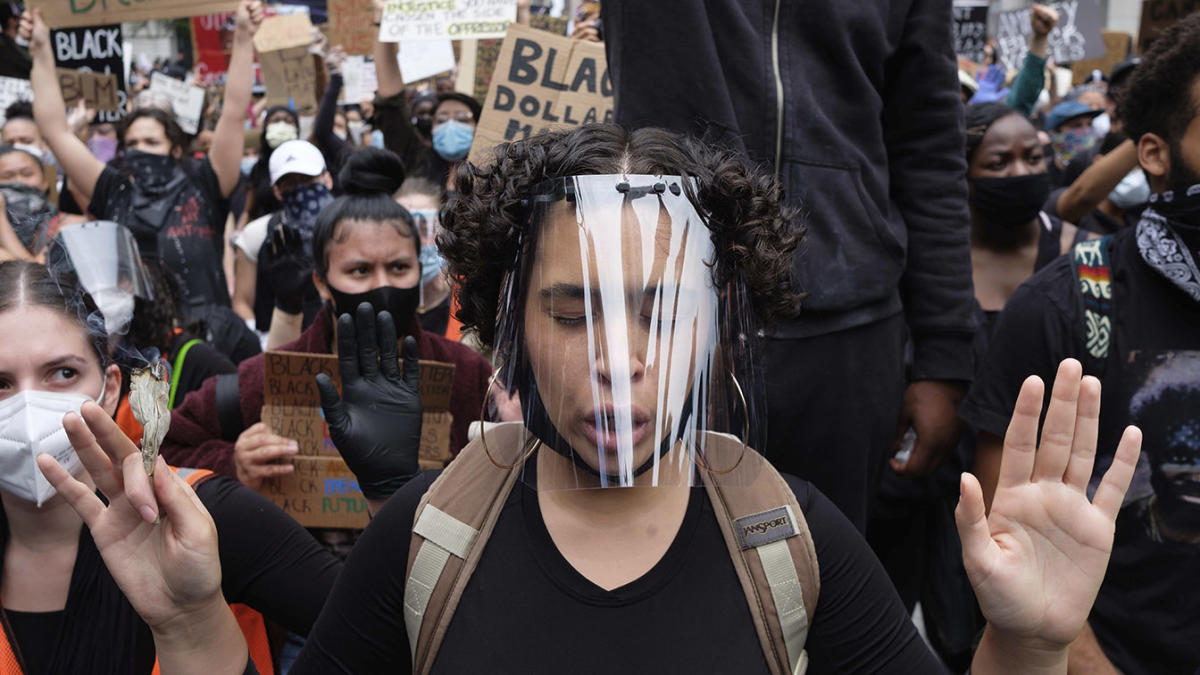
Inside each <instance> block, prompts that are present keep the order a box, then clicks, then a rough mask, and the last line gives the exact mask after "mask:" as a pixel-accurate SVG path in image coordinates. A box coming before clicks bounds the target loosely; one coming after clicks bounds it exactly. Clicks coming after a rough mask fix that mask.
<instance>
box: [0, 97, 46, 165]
mask: <svg viewBox="0 0 1200 675" xmlns="http://www.w3.org/2000/svg"><path fill="white" fill-rule="evenodd" d="M0 141H3V142H4V144H5V145H28V146H31V147H35V148H38V149H39V150H42V151H43V152H44V151H45V150H46V146H45V143H44V142H43V139H42V133H41V131H40V130H39V129H38V125H37V122H35V121H34V119H33V104H32V103H30V102H29V101H16V102H14V103H12V104H11V105H9V106H8V108H6V109H5V110H4V126H3V127H0Z"/></svg>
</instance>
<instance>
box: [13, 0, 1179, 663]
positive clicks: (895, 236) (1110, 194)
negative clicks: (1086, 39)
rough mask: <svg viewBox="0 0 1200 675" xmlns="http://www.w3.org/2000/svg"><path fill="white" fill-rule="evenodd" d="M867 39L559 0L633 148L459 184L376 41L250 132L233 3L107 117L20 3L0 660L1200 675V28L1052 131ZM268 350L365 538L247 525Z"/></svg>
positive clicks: (451, 97) (846, 24) (587, 146)
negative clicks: (309, 414)
mask: <svg viewBox="0 0 1200 675" xmlns="http://www.w3.org/2000/svg"><path fill="white" fill-rule="evenodd" d="M517 4H518V20H519V21H524V22H527V21H528V16H529V3H528V2H519V3H517ZM893 4H894V3H839V2H831V1H828V0H821V1H819V2H809V3H801V4H789V3H783V4H780V3H770V2H704V3H700V2H681V3H637V4H634V3H630V2H627V1H625V0H605V2H603V5H602V7H601V3H597V2H584V3H582V4H581V5H580V7H579V10H578V12H577V14H576V16H575V21H574V28H573V31H572V33H571V36H572V37H573V38H575V39H579V40H591V41H599V42H603V43H604V46H605V50H606V53H607V57H608V63H609V69H610V74H611V77H612V80H613V86H614V93H615V103H616V106H615V110H614V113H615V120H616V122H615V123H614V124H590V125H583V126H578V127H574V128H566V129H556V130H547V131H541V132H539V133H536V134H533V135H531V136H530V137H528V138H525V139H517V140H513V141H511V142H505V143H500V144H498V145H497V146H495V147H493V148H476V150H481V151H482V152H477V153H475V154H471V150H472V147H473V145H474V144H475V143H476V139H475V129H476V125H477V124H478V123H479V122H480V118H481V117H482V116H483V115H484V114H485V113H484V107H483V106H482V105H481V103H480V102H479V101H478V100H477V99H475V98H474V97H472V96H470V95H467V94H464V93H460V92H456V91H453V82H452V81H451V80H450V79H449V78H438V79H437V80H431V81H423V82H406V81H405V80H404V77H403V75H402V73H401V70H400V67H399V65H398V60H397V45H396V44H395V43H388V42H382V41H381V42H376V43H375V44H374V46H373V49H374V53H373V54H372V56H373V57H374V61H373V63H374V66H373V67H374V68H375V71H376V79H377V82H378V89H377V91H376V92H375V95H374V96H373V98H371V99H370V100H364V101H360V102H345V101H343V100H342V99H343V98H344V97H343V88H344V87H345V86H346V85H345V81H344V79H343V75H342V72H341V71H342V67H343V65H344V63H345V59H346V54H345V52H344V50H343V49H342V47H341V46H340V45H336V44H332V45H331V44H329V43H328V41H327V40H325V39H323V38H319V37H314V45H313V47H312V49H311V51H312V53H313V58H314V59H315V60H316V61H318V62H319V64H320V68H319V70H320V71H321V72H322V73H323V75H322V80H323V84H324V87H323V91H322V92H321V93H320V95H319V104H318V107H317V110H316V113H315V115H314V116H311V117H305V116H302V115H301V114H300V113H299V112H298V111H297V110H295V109H294V107H292V106H290V105H269V104H268V103H267V101H268V97H267V96H264V95H263V92H262V91H260V90H257V89H256V87H255V86H254V74H253V71H254V65H253V64H254V60H255V46H254V36H255V34H256V33H257V31H258V30H259V28H260V26H261V25H262V22H263V20H264V11H263V7H262V4H261V3H260V2H259V0H240V2H239V6H238V9H237V12H236V15H235V18H234V20H233V30H232V38H231V39H232V42H231V51H230V55H229V62H228V71H227V73H226V75H225V78H224V83H223V85H222V86H219V87H213V88H211V89H210V90H209V92H208V97H207V100H208V105H207V106H206V109H205V114H204V116H203V119H202V120H201V122H200V125H199V129H198V131H197V133H195V134H190V135H189V134H187V133H185V132H184V131H183V130H182V129H181V127H180V125H179V122H178V120H177V119H176V117H175V115H174V113H173V112H172V109H171V106H170V102H169V101H166V102H164V101H160V100H156V98H155V97H154V96H153V95H151V92H150V91H149V90H148V89H146V83H147V81H148V80H149V76H150V72H151V71H162V72H166V73H167V74H169V75H171V76H174V77H177V78H178V79H185V78H186V77H187V76H188V73H187V68H186V66H185V65H181V64H179V63H175V62H165V63H153V64H149V63H146V64H135V68H134V72H132V73H131V74H130V77H129V78H128V80H129V83H130V88H131V92H130V96H129V107H128V109H127V110H125V111H123V115H122V117H121V120H120V121H119V122H118V123H116V124H115V125H114V124H111V123H107V122H101V121H99V119H98V118H95V119H94V118H93V117H92V115H93V112H94V111H91V110H89V109H88V108H87V106H86V105H83V104H77V105H76V106H75V107H73V108H68V106H67V105H66V104H65V103H64V98H63V93H62V91H61V90H60V88H59V84H58V78H57V77H56V75H55V67H56V66H55V60H54V54H53V50H52V45H51V36H50V29H51V28H52V26H48V25H47V24H46V22H45V20H44V19H43V16H42V13H41V11H40V10H37V9H32V10H29V11H20V10H17V9H14V7H13V6H12V5H4V6H3V8H4V13H3V14H2V15H0V22H3V23H4V25H3V28H4V31H5V35H4V36H3V40H2V41H0V42H2V44H0V52H2V53H3V54H4V55H5V56H4V58H5V59H6V66H5V68H6V70H5V73H6V75H7V74H17V75H19V74H20V70H21V68H22V65H21V63H24V66H23V67H24V68H25V69H26V72H25V76H26V77H28V79H29V81H30V85H31V88H32V92H33V96H32V100H31V101H28V102H25V101H21V102H17V103H15V104H13V105H11V106H10V107H9V108H8V109H7V110H5V111H4V122H3V126H2V127H0V345H2V346H3V348H2V349H0V544H2V545H3V558H2V562H0V627H2V628H3V632H2V633H0V670H3V671H4V672H5V673H8V672H13V673H27V674H29V675H35V674H39V673H67V672H69V673H77V672H78V673H83V672H88V673H91V672H95V673H139V674H140V673H151V672H162V673H191V672H195V673H204V674H205V675H212V674H215V673H230V674H237V673H276V672H277V673H297V674H299V673H375V672H397V671H398V672H422V673H428V672H438V673H459V672H504V673H507V672H611V671H614V670H624V671H629V672H652V671H655V672H658V671H661V672H679V671H686V672H714V673H730V672H732V673H774V674H782V673H803V672H810V673H849V672H864V673H865V672H894V673H937V672H953V673H963V672H968V671H969V672H972V673H977V674H978V673H1072V674H1074V673H1101V674H1103V673H1126V674H1140V673H1147V674H1149V673H1155V674H1157V673H1183V674H1186V675H1191V674H1193V673H1200V614H1198V613H1197V610H1196V609H1195V605H1193V603H1192V602H1191V594H1190V589H1191V588H1192V587H1193V585H1194V584H1193V583H1192V582H1193V581H1194V576H1195V572H1196V570H1198V569H1200V487H1198V486H1200V344H1197V340H1198V338H1197V337H1196V336H1197V331H1196V330H1195V328H1196V326H1200V267H1198V266H1197V261H1198V260H1200V114H1198V113H1200V12H1198V13H1193V14H1191V15H1190V16H1188V17H1185V18H1182V19H1180V20H1179V22H1178V23H1177V24H1175V25H1174V26H1172V27H1170V28H1168V29H1167V30H1166V31H1165V32H1163V33H1162V34H1161V35H1160V36H1159V37H1158V38H1157V39H1156V40H1155V41H1154V42H1153V44H1152V45H1151V46H1150V47H1149V49H1148V50H1146V51H1145V52H1144V53H1142V54H1141V55H1140V57H1138V58H1131V59H1128V60H1126V61H1123V62H1121V63H1120V64H1118V65H1117V66H1115V67H1114V68H1112V69H1111V71H1109V72H1097V73H1094V74H1093V75H1091V76H1089V77H1088V78H1087V81H1086V82H1085V83H1083V84H1081V85H1078V86H1076V87H1075V88H1073V89H1071V90H1070V91H1068V92H1067V93H1066V95H1065V96H1059V95H1058V94H1059V93H1060V92H1057V91H1053V89H1054V88H1053V87H1051V86H1048V84H1047V80H1048V78H1047V77H1046V72H1047V58H1048V51H1049V47H1048V40H1049V36H1050V34H1051V31H1052V30H1053V29H1054V27H1055V25H1056V23H1057V21H1058V18H1059V17H1058V16H1057V15H1056V13H1055V12H1054V11H1053V10H1051V9H1049V8H1048V7H1043V6H1041V5H1034V7H1033V9H1032V10H1031V12H1030V15H1031V28H1032V31H1031V34H1030V39H1029V45H1028V47H1029V49H1028V53H1027V55H1026V56H1025V58H1024V61H1023V62H1022V64H1021V68H1020V69H1019V70H1018V71H1017V72H1014V73H1005V72H1004V71H1003V68H1002V67H1000V66H997V65H993V64H985V66H984V68H983V69H981V70H980V71H979V72H967V71H964V70H960V68H959V63H960V61H959V59H958V58H957V57H956V55H955V54H954V52H953V45H952V41H951V34H950V26H951V22H952V14H951V2H950V1H949V0H915V1H914V2H910V3H906V5H905V8H904V11H899V8H897V7H895V6H893ZM372 5H373V12H374V13H373V15H364V16H363V17H361V18H362V21H363V22H372V23H374V24H376V25H378V24H379V23H380V22H381V20H382V13H383V11H384V3H383V2H382V0H375V1H374V2H373V3H372ZM10 52H12V54H13V55H14V58H13V59H12V60H9V57H8V55H9V53H10ZM18 57H19V59H21V60H22V61H21V63H18V61H17V58H18ZM993 60H994V59H993ZM10 67H11V68H12V69H13V70H14V71H16V72H13V73H10V72H9V71H8V70H7V69H8V68H10ZM1006 82H1007V84H1008V86H1005V85H1006ZM143 89H145V91H142V90H143ZM1064 91H1065V89H1064ZM139 92H140V93H139ZM468 156H470V157H472V158H475V157H477V156H478V157H480V159H479V160H478V161H469V160H468ZM268 351H270V352H288V353H299V354H308V355H332V356H335V357H336V363H337V365H336V369H337V373H336V374H337V377H336V378H334V377H331V376H330V374H328V373H323V374H316V375H315V376H314V377H313V378H311V379H309V378H307V377H306V378H302V379H303V380H304V382H303V383H302V385H301V386H304V387H307V388H308V389H309V390H312V391H314V392H316V396H317V397H318V398H319V401H320V409H321V413H320V414H321V423H322V424H323V426H324V428H325V432H326V438H325V443H326V446H327V447H329V448H332V449H334V450H336V452H337V454H339V455H340V456H341V458H342V459H343V460H344V462H345V464H346V467H347V468H348V469H349V471H350V472H351V473H352V474H353V477H354V479H355V481H356V483H355V485H356V487H357V489H358V490H359V491H361V493H362V497H363V498H364V500H365V501H366V504H367V508H368V510H369V512H370V515H371V522H370V524H369V525H368V526H367V527H366V529H365V530H359V529H352V528H305V527H302V526H301V525H300V524H299V523H298V522H297V521H296V520H294V519H293V518H292V517H291V516H290V515H289V514H288V513H286V512H285V511H283V510H281V509H280V508H279V506H277V505H276V503H274V502H272V501H271V499H269V498H268V497H266V496H264V495H263V494H262V493H261V492H260V491H264V490H265V486H268V485H270V484H272V482H273V481H278V480H281V479H285V478H286V477H288V476H289V475H291V474H293V473H294V472H295V471H296V465H295V463H294V461H293V460H294V458H295V457H297V456H298V455H299V454H300V452H301V443H300V442H299V441H300V439H298V438H294V437H289V434H288V432H287V431H286V430H284V429H281V428H278V427H277V426H276V427H273V426H272V419H271V417H270V415H268V414H267V413H266V412H265V411H264V406H265V404H266V403H267V401H268V398H269V391H268V390H269V389H270V388H271V384H270V382H269V377H268V373H267V366H266V364H267V363H268V355H267V354H266V353H265V352H268ZM421 361H424V362H430V361H432V362H437V363H440V364H448V365H450V366H452V367H453V379H452V384H451V385H450V387H449V391H448V394H447V396H446V401H445V413H446V414H448V415H449V420H450V421H449V425H448V430H447V432H446V433H447V434H448V457H449V459H445V458H439V459H437V460H436V461H435V463H436V464H438V466H437V468H434V469H432V470H430V469H429V468H428V467H429V466H430V461H431V460H430V456H429V455H427V454H426V453H424V452H423V451H422V446H423V444H424V443H425V441H426V434H425V432H427V431H428V429H427V428H426V425H427V424H428V421H427V420H428V419H429V417H428V410H427V407H428V405H429V402H428V401H424V402H423V401H422V395H421V373H422V365H421V363H420V362H421ZM156 364H165V365H166V372H168V373H169V375H168V377H167V378H166V384H164V387H167V386H169V389H165V391H166V394H165V396H166V399H167V400H166V404H165V407H166V408H168V409H169V416H170V421H169V427H168V429H167V431H166V435H165V438H163V439H162V441H161V448H160V449H159V450H160V453H159V455H158V456H157V458H155V459H154V466H156V469H155V470H154V471H152V472H151V471H148V469H147V467H148V466H149V465H148V464H147V463H146V462H148V461H149V460H148V459H145V455H144V451H145V449H146V448H150V447H154V446H156V445H158V441H157V439H156V438H152V436H153V431H154V429H156V428H158V426H157V425H158V424H159V423H160V422H161V420H148V419H147V418H146V413H145V412H144V411H143V410H141V409H140V407H139V405H138V404H137V403H136V401H134V400H133V398H134V397H132V396H131V390H132V388H133V386H134V385H133V381H134V380H135V379H136V378H139V377H145V375H144V371H145V370H147V369H149V370H150V371H152V372H153V370H154V368H155V367H157V366H156ZM439 414H440V413H439ZM144 436H145V437H144ZM423 469H424V470H423Z"/></svg>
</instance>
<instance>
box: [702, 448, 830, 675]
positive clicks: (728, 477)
mask: <svg viewBox="0 0 1200 675" xmlns="http://www.w3.org/2000/svg"><path fill="white" fill-rule="evenodd" d="M743 452H744V453H745V454H744V456H743V455H742V453H743ZM704 455H705V458H706V461H705V464H706V465H707V466H710V467H726V466H733V465H734V463H735V462H737V458H738V457H739V456H741V457H742V458H741V460H740V462H737V467H736V468H735V469H734V470H732V471H730V472H728V473H717V472H710V471H704V470H702V471H701V475H702V477H703V480H704V486H705V488H706V489H707V490H708V495H709V499H710V501H711V502H712V504H713V510H714V511H715V512H716V515H717V522H718V523H719V524H720V526H721V534H722V536H723V537H724V539H725V544H726V546H727V547H728V549H729V553H730V558H731V559H732V561H733V566H734V570H735V571H736V572H737V575H738V580H739V581H740V582H741V584H742V589H743V590H744V591H745V593H746V601H747V603H748V604H749V605H750V615H751V617H752V618H753V619H754V627H755V630H756V632H757V633H758V637H759V642H760V643H761V645H762V649H763V654H764V655H765V656H766V659H767V665H768V668H769V669H770V671H771V672H772V673H775V674H776V675H786V674H788V673H792V674H800V673H804V672H805V671H806V670H807V668H808V654H807V653H806V652H805V650H804V644H805V641H806V640H807V638H808V627H809V623H810V617H812V616H813V612H815V611H816V604H817V596H818V594H819V593H820V584H821V581H820V573H819V568H818V566H817V554H816V549H815V548H814V546H813V542H812V536H811V534H810V533H809V530H808V522H807V521H805V519H804V514H803V513H802V512H801V510H800V505H799V504H798V503H797V502H796V496H795V495H794V494H793V493H792V490H791V488H789V487H788V485H787V483H786V482H785V481H784V480H783V477H782V476H780V475H779V472H777V471H776V470H775V468H774V467H772V466H771V465H770V463H768V462H767V461H766V460H765V459H763V457H762V456H761V455H759V454H758V453H757V452H754V451H753V450H750V449H748V448H745V447H744V446H743V445H742V443H741V441H739V440H738V439H736V438H733V437H732V436H726V435H723V434H713V433H709V434H706V435H705V452H704ZM751 550H753V554H752V553H751Z"/></svg>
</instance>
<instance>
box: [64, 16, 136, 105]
mask: <svg viewBox="0 0 1200 675" xmlns="http://www.w3.org/2000/svg"><path fill="white" fill-rule="evenodd" d="M50 44H51V45H53V47H54V63H55V64H56V65H57V66H58V67H59V68H66V69H67V70H79V71H83V72H91V73H104V74H108V75H114V76H116V78H117V105H116V107H115V108H114V109H113V110H102V111H99V112H97V113H96V121H97V122H118V121H120V119H121V118H122V117H124V116H125V102H126V101H127V100H128V98H129V96H128V94H127V93H126V88H125V50H124V47H123V44H124V39H123V36H122V33H121V24H113V25H110V26H91V27H87V28H65V29H62V30H53V31H50Z"/></svg>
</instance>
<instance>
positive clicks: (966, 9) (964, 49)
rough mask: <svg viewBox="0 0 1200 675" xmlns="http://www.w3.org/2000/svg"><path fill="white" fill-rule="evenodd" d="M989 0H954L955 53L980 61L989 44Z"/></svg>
mask: <svg viewBox="0 0 1200 675" xmlns="http://www.w3.org/2000/svg"><path fill="white" fill-rule="evenodd" d="M987 19H988V3H987V0H955V1H954V53H955V54H958V55H959V56H962V57H964V58H966V59H969V60H971V61H974V62H976V63H980V62H982V61H983V59H984V52H983V47H984V45H986V44H987Z"/></svg>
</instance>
